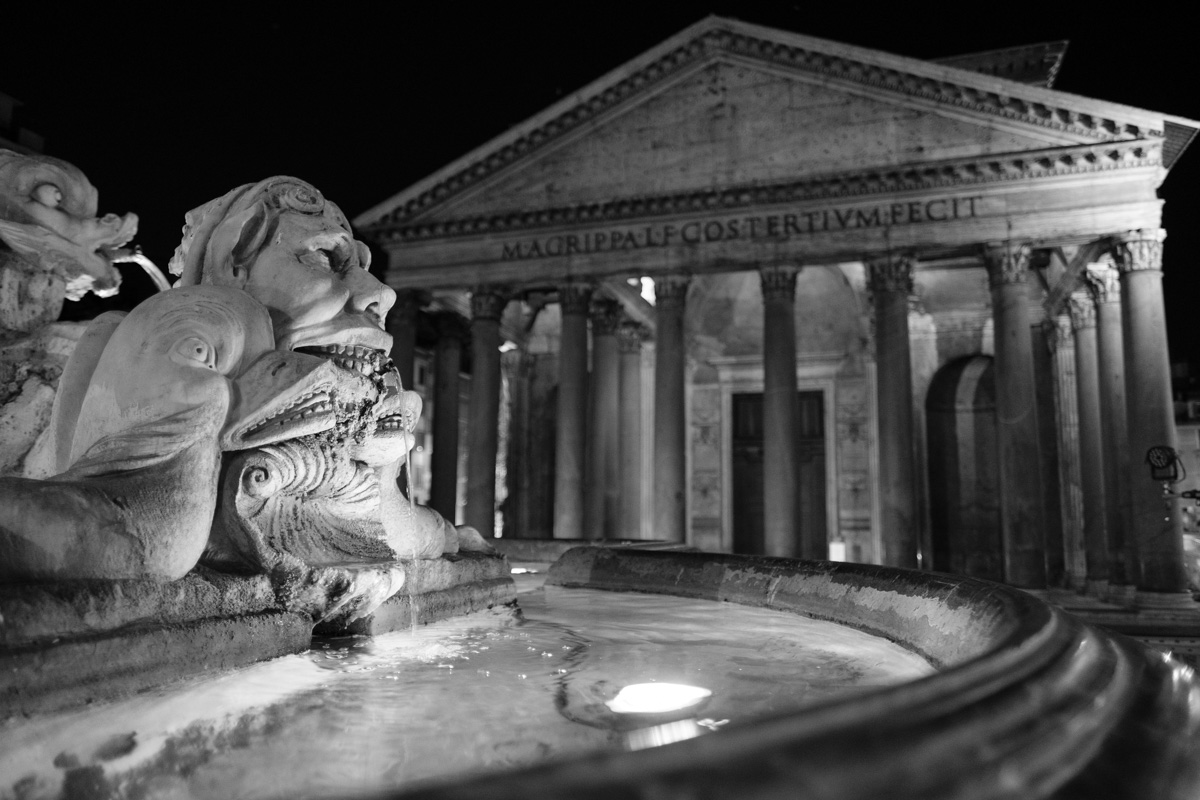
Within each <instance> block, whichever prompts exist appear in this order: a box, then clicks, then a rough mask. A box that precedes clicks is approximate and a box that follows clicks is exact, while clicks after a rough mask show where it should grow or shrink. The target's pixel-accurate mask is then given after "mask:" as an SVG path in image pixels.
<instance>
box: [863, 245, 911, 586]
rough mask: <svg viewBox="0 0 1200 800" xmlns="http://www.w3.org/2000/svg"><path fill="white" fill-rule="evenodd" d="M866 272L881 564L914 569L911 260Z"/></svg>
mask: <svg viewBox="0 0 1200 800" xmlns="http://www.w3.org/2000/svg"><path fill="white" fill-rule="evenodd" d="M867 268H868V270H869V276H868V277H869V281H870V288H871V295H872V297H873V299H874V303H875V367H876V392H877V397H878V403H877V407H878V409H879V412H878V413H879V485H880V489H881V498H880V500H881V502H880V506H881V514H880V527H881V529H882V531H883V563H884V564H886V565H888V566H892V567H909V568H911V569H916V568H917V567H918V566H919V565H920V564H919V560H918V558H917V550H918V546H919V539H918V537H919V533H918V530H917V519H916V491H917V490H916V479H915V476H914V475H913V392H912V357H911V354H910V347H909V338H908V298H909V295H911V294H912V290H913V262H912V259H911V258H908V257H889V258H883V259H879V260H875V261H871V262H870V263H869V264H868V265H867Z"/></svg>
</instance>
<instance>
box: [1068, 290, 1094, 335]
mask: <svg viewBox="0 0 1200 800" xmlns="http://www.w3.org/2000/svg"><path fill="white" fill-rule="evenodd" d="M1067 310H1068V311H1069V312H1070V314H1071V329H1072V330H1076V331H1079V330H1084V329H1085V328H1094V327H1096V298H1095V297H1094V296H1093V295H1092V293H1091V292H1089V291H1087V290H1086V289H1081V290H1080V291H1077V292H1075V293H1073V294H1072V295H1071V296H1070V297H1069V298H1068V299H1067Z"/></svg>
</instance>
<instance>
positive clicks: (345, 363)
mask: <svg viewBox="0 0 1200 800" xmlns="http://www.w3.org/2000/svg"><path fill="white" fill-rule="evenodd" d="M296 349H297V350H298V351H299V352H304V353H310V354H312V355H319V356H323V357H325V358H328V359H329V360H330V361H332V362H333V363H334V364H335V365H336V366H338V367H341V368H342V369H345V370H349V371H350V372H358V373H359V374H362V375H366V376H368V377H370V376H372V375H375V374H377V373H379V372H381V371H382V370H383V368H384V365H385V364H386V363H387V354H385V353H384V352H383V351H381V350H375V349H374V348H371V347H362V346H361V345H351V344H329V345H313V346H308V347H298V348H296Z"/></svg>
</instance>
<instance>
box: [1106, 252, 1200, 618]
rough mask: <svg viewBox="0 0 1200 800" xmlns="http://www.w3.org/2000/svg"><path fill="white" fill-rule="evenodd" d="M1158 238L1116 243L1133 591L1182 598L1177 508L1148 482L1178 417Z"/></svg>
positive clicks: (1171, 440) (1158, 485)
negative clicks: (1149, 455)
mask: <svg viewBox="0 0 1200 800" xmlns="http://www.w3.org/2000/svg"><path fill="white" fill-rule="evenodd" d="M1164 238H1165V232H1164V231H1162V230H1146V231H1130V232H1129V233H1127V234H1124V235H1122V236H1119V237H1117V238H1116V239H1115V240H1114V242H1113V256H1114V258H1115V259H1116V262H1117V268H1118V269H1119V270H1120V273H1121V315H1122V327H1123V330H1124V334H1125V337H1124V348H1125V365H1126V371H1125V399H1126V405H1127V414H1128V424H1129V458H1130V460H1131V462H1132V463H1131V465H1130V466H1131V467H1133V468H1134V469H1135V470H1136V471H1135V472H1133V473H1131V475H1130V479H1129V481H1130V522H1131V524H1132V526H1133V527H1132V535H1133V536H1134V537H1135V538H1136V540H1137V557H1138V562H1139V564H1138V575H1137V580H1138V584H1137V586H1138V589H1139V590H1141V591H1143V592H1154V593H1170V594H1180V595H1182V594H1185V593H1186V592H1187V577H1186V575H1185V574H1184V571H1183V526H1182V519H1181V516H1180V510H1179V503H1178V502H1177V501H1176V499H1175V497H1174V496H1173V495H1164V492H1163V486H1162V484H1161V483H1158V482H1155V481H1154V480H1152V479H1151V477H1150V470H1149V467H1148V466H1147V465H1146V464H1145V458H1146V452H1147V451H1148V450H1149V449H1150V448H1151V447H1155V446H1160V445H1161V446H1166V447H1171V448H1175V447H1176V438H1175V413H1174V408H1173V405H1172V400H1171V370H1170V361H1169V357H1168V354H1167V325H1166V315H1165V312H1164V309H1163V294H1162V242H1163V239H1164Z"/></svg>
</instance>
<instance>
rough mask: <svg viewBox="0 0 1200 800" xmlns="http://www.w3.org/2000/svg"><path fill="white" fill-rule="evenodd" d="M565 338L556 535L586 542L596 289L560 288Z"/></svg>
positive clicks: (560, 385) (556, 465) (572, 285)
mask: <svg viewBox="0 0 1200 800" xmlns="http://www.w3.org/2000/svg"><path fill="white" fill-rule="evenodd" d="M558 297H559V305H560V307H561V309H562V336H561V338H560V339H559V348H558V425H557V428H556V431H557V437H556V440H555V442H556V443H555V462H554V474H555V479H554V536H555V537H556V538H559V539H580V538H583V474H584V435H585V430H586V427H585V426H586V425H587V368H588V331H587V314H588V306H589V305H590V303H591V298H592V287H591V285H590V284H586V283H569V284H565V285H563V286H560V287H559V289H558Z"/></svg>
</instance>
